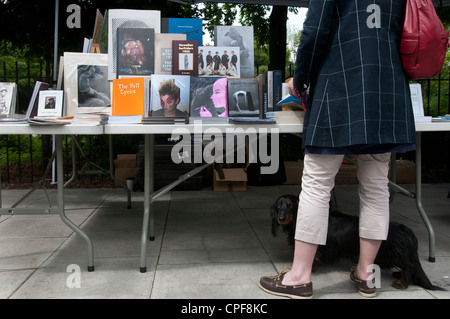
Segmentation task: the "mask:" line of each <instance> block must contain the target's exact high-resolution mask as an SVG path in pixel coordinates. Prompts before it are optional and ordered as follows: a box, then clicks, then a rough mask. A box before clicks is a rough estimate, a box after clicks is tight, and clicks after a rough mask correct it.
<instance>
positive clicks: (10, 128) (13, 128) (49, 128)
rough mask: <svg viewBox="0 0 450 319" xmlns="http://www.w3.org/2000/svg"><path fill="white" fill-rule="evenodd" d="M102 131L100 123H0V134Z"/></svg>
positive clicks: (83, 133)
mask: <svg viewBox="0 0 450 319" xmlns="http://www.w3.org/2000/svg"><path fill="white" fill-rule="evenodd" d="M103 133H104V129H103V126H101V125H86V124H85V125H83V124H66V125H42V126H38V125H29V124H5V123H2V124H0V134H2V135H8V134H9V135H17V134H24V135H36V134H43V135H101V134H103Z"/></svg>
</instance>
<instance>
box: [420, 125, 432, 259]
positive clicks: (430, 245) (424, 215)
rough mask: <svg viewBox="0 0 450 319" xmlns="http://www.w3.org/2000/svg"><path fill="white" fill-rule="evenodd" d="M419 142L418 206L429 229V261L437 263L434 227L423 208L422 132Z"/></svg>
mask: <svg viewBox="0 0 450 319" xmlns="http://www.w3.org/2000/svg"><path fill="white" fill-rule="evenodd" d="M416 137H417V141H416V148H417V150H416V206H417V209H418V210H419V213H420V216H421V217H422V220H423V222H424V224H425V226H426V227H427V229H428V238H429V250H430V253H429V257H428V260H429V261H430V262H435V261H436V257H435V252H434V249H435V246H436V242H435V234H434V230H433V226H431V223H430V221H429V219H428V216H427V214H426V212H425V210H424V208H423V206H422V134H421V133H420V132H417V133H416Z"/></svg>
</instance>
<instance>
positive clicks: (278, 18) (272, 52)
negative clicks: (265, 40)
mask: <svg viewBox="0 0 450 319" xmlns="http://www.w3.org/2000/svg"><path fill="white" fill-rule="evenodd" d="M287 13H288V8H287V6H273V8H272V13H271V14H270V18H269V21H270V39H269V70H282V72H283V79H284V78H285V71H286V70H285V66H286V41H287V31H286V23H287Z"/></svg>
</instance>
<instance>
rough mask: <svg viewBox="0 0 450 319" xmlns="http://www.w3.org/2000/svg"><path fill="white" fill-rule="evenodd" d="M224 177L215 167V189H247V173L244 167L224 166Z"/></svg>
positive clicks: (239, 190)
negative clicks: (221, 177)
mask: <svg viewBox="0 0 450 319" xmlns="http://www.w3.org/2000/svg"><path fill="white" fill-rule="evenodd" d="M223 174H224V175H225V178H224V179H220V176H219V173H218V172H217V170H216V169H214V174H213V189H214V191H215V192H242V191H246V190H247V173H246V172H245V170H244V169H243V168H224V169H223Z"/></svg>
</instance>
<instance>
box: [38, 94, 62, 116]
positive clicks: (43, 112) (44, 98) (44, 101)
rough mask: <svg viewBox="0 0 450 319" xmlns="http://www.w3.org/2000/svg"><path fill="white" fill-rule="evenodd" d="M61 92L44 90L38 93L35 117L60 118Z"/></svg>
mask: <svg viewBox="0 0 450 319" xmlns="http://www.w3.org/2000/svg"><path fill="white" fill-rule="evenodd" d="M63 94H64V91H62V90H46V91H40V92H39V104H38V111H37V116H43V117H55V118H56V117H61V116H62V108H63Z"/></svg>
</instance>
